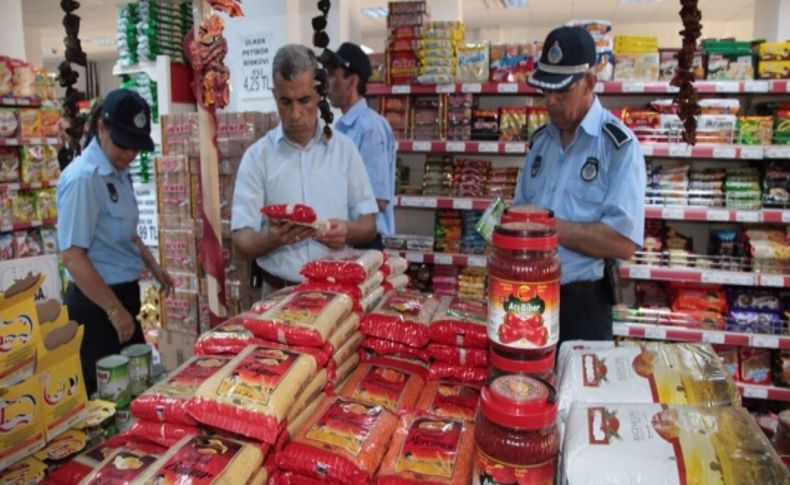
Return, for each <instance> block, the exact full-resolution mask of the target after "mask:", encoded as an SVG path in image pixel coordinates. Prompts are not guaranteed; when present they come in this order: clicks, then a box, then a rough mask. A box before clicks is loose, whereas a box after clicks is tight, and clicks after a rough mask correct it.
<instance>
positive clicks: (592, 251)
mask: <svg viewBox="0 0 790 485" xmlns="http://www.w3.org/2000/svg"><path fill="white" fill-rule="evenodd" d="M595 60H596V53H595V43H594V41H593V39H592V37H591V36H590V34H589V33H588V32H587V31H586V30H584V29H581V28H578V27H561V28H558V29H555V30H553V31H552V32H551V33H550V34H549V35H548V37H546V41H545V43H544V45H543V52H542V54H541V57H540V63H539V64H538V66H537V68H536V70H535V71H534V72H533V74H532V75H531V76H530V78H529V80H528V81H527V82H528V83H529V84H530V85H531V86H533V87H535V88H537V89H539V90H541V91H542V92H543V95H544V98H545V101H546V108H547V109H548V111H549V118H550V120H551V121H550V122H549V123H547V124H546V125H543V126H542V127H540V128H539V129H538V130H536V131H535V133H534V135H533V137H532V139H531V141H530V150H529V154H528V155H527V159H526V162H525V164H524V169H523V170H522V174H521V178H520V179H519V183H518V187H517V189H516V196H515V199H514V201H513V204H514V205H526V204H531V205H536V206H540V207H543V208H546V209H551V210H552V211H554V215H555V217H556V218H557V232H558V235H559V239H560V249H559V255H560V259H561V261H562V277H561V280H560V283H561V293H560V336H559V339H560V342H563V341H566V340H572V339H586V340H610V339H611V338H612V308H611V307H612V304H613V303H614V292H613V275H611V274H610V273H609V271H607V267H608V266H609V265H607V264H606V261H608V260H617V259H628V258H630V257H631V256H632V255H633V254H634V251H635V250H636V248H637V247H639V246H640V245H641V244H642V241H643V233H644V200H645V159H644V156H643V155H642V151H641V148H640V146H639V142H638V141H637V140H636V138H635V136H634V134H633V133H632V132H631V130H629V129H628V128H627V127H625V126H624V125H623V124H622V123H621V122H620V121H619V120H618V119H617V118H616V117H614V116H613V115H612V114H611V113H610V112H609V111H607V110H606V109H605V108H603V107H602V106H601V103H600V102H599V100H598V98H597V96H596V95H595V91H594V89H595V85H596V82H597V78H596V75H595V69H594V68H595Z"/></svg>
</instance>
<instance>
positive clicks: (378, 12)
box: [362, 7, 389, 19]
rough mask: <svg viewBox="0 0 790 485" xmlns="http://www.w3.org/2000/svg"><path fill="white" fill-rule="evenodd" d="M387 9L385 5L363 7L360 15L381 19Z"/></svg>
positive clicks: (385, 14) (386, 12)
mask: <svg viewBox="0 0 790 485" xmlns="http://www.w3.org/2000/svg"><path fill="white" fill-rule="evenodd" d="M388 13H389V10H388V9H387V7H373V8H363V9H362V15H364V16H365V17H368V18H371V19H383V18H385V17H386V16H387V14H388Z"/></svg>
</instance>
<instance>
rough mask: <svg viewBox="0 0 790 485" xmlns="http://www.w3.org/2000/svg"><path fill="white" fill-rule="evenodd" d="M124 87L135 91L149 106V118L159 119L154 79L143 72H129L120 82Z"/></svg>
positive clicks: (157, 96) (157, 97)
mask: <svg viewBox="0 0 790 485" xmlns="http://www.w3.org/2000/svg"><path fill="white" fill-rule="evenodd" d="M121 87H122V88H124V89H131V90H132V91H135V92H137V94H139V95H140V96H141V97H142V98H143V99H144V100H145V101H146V103H148V106H149V107H150V108H151V119H152V120H158V119H159V95H158V93H157V89H158V88H157V85H156V81H154V80H153V79H151V78H150V77H148V74H146V73H144V72H139V73H134V74H130V75H129V76H126V78H125V79H124V81H123V82H122V83H121Z"/></svg>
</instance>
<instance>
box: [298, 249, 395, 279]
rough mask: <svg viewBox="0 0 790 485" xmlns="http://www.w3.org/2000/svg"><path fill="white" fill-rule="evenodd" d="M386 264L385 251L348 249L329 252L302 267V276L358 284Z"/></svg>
mask: <svg viewBox="0 0 790 485" xmlns="http://www.w3.org/2000/svg"><path fill="white" fill-rule="evenodd" d="M382 264H384V253H382V252H381V251H376V250H367V251H361V250H348V251H340V252H336V253H329V254H327V255H326V256H324V257H323V258H321V259H318V260H315V261H310V262H309V263H307V264H305V265H304V266H303V267H302V271H301V274H302V276H304V277H306V278H308V279H311V280H315V281H327V282H329V283H343V284H348V285H358V284H360V283H362V282H363V281H365V280H366V279H368V278H370V277H371V276H373V274H374V273H376V272H377V271H378V270H379V269H380V268H381V265H382Z"/></svg>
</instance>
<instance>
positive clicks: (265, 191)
mask: <svg viewBox="0 0 790 485" xmlns="http://www.w3.org/2000/svg"><path fill="white" fill-rule="evenodd" d="M317 68H318V62H317V60H316V57H315V55H314V54H313V53H312V51H310V50H309V49H308V48H306V47H305V46H302V45H296V44H290V45H286V46H284V47H282V48H281V49H279V50H278V51H277V54H276V55H275V57H274V62H273V66H272V77H273V79H274V89H273V94H274V98H275V101H276V103H277V112H278V114H279V116H280V124H279V125H278V126H277V127H276V128H275V129H273V130H271V131H270V132H269V133H267V134H266V136H264V137H263V138H261V139H260V140H258V141H257V142H256V143H255V144H254V145H252V146H251V147H250V148H248V149H247V151H246V152H245V153H244V157H243V158H242V161H241V166H240V167H239V172H238V173H237V174H236V188H235V191H234V196H233V212H232V218H231V229H232V230H233V245H234V247H235V248H236V250H237V251H238V252H239V253H240V254H241V255H243V256H245V257H248V258H250V259H256V260H257V263H258V266H260V267H261V269H262V270H263V281H264V290H263V291H264V293H267V292H269V291H272V290H275V289H278V288H281V287H283V286H287V285H289V284H291V283H295V282H298V281H300V280H301V279H302V277H301V276H300V275H299V270H300V269H301V267H302V265H303V264H304V263H306V262H308V261H311V260H313V259H316V258H319V257H321V256H323V255H325V254H326V253H328V252H329V251H330V250H338V249H342V248H345V247H346V246H347V245H352V244H365V243H368V242H370V241H372V240H373V239H374V238H375V237H376V218H375V217H376V216H375V215H376V213H377V212H378V207H377V204H376V199H375V197H374V195H373V189H372V188H371V185H370V181H369V179H368V176H367V173H366V172H365V167H364V165H363V164H362V160H361V158H360V155H359V152H358V151H357V149H356V147H355V146H354V144H353V142H352V141H351V140H350V139H349V138H347V137H346V136H345V135H343V134H342V133H337V132H335V133H333V135H332V136H331V138H329V139H326V138H325V136H324V135H323V134H322V131H321V128H320V126H319V124H318V102H319V100H320V97H319V95H318V92H317V91H316V90H315V76H316V69H317ZM296 203H301V204H306V205H309V206H311V207H313V208H314V209H315V210H316V212H317V214H318V216H319V217H320V218H322V219H326V220H329V222H330V223H331V228H330V230H329V231H327V232H326V233H324V234H320V235H319V234H317V233H316V232H315V230H313V229H310V228H305V227H302V226H296V225H293V224H290V223H285V224H275V223H272V222H271V221H267V220H266V218H265V217H264V216H263V214H261V212H260V210H261V208H262V207H263V206H265V205H269V204H296Z"/></svg>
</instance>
